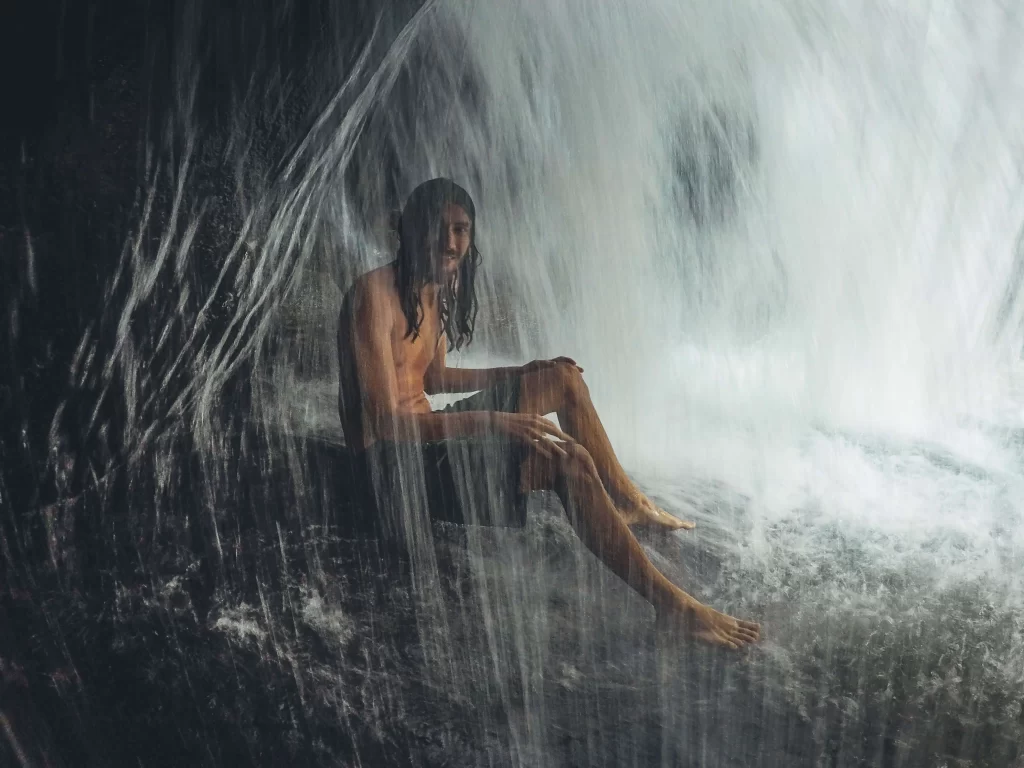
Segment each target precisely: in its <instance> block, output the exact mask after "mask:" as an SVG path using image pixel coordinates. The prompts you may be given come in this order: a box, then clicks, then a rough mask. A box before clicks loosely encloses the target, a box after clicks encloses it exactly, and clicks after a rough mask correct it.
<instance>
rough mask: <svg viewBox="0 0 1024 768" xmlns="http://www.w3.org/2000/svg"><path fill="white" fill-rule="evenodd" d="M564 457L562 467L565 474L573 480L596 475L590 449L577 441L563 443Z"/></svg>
mask: <svg viewBox="0 0 1024 768" xmlns="http://www.w3.org/2000/svg"><path fill="white" fill-rule="evenodd" d="M562 445H563V448H564V449H565V458H563V459H562V468H563V472H564V474H565V476H566V477H567V478H569V479H573V480H577V481H578V480H584V479H589V478H595V477H597V476H598V475H597V465H596V464H594V458H593V457H592V456H591V455H590V451H588V450H587V449H586V448H584V447H583V446H582V445H580V444H579V443H563V444H562Z"/></svg>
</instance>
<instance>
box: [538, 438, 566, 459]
mask: <svg viewBox="0 0 1024 768" xmlns="http://www.w3.org/2000/svg"><path fill="white" fill-rule="evenodd" d="M533 444H534V445H535V446H537V450H538V451H540V453H541V455H543V456H545V457H546V458H549V459H555V458H559V457H561V458H564V457H565V456H568V454H567V453H566V452H565V449H564V448H563V447H562V446H560V445H559V444H558V443H556V442H554V441H553V440H548V439H547V438H546V437H538V438H536V439H535V440H534V441H533Z"/></svg>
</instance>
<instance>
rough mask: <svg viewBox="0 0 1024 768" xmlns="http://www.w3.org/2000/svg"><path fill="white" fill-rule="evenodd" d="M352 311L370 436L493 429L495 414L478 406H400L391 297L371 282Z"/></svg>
mask: <svg viewBox="0 0 1024 768" xmlns="http://www.w3.org/2000/svg"><path fill="white" fill-rule="evenodd" d="M354 312H355V316H354V318H353V320H354V322H353V324H352V325H353V334H354V336H355V338H354V344H353V348H354V353H355V358H356V359H355V363H356V376H357V377H358V379H359V389H360V391H361V392H362V395H363V398H364V401H363V403H362V405H363V413H364V418H365V419H366V420H367V421H368V422H369V426H370V428H371V429H372V432H373V434H374V435H376V436H377V437H378V438H381V439H384V440H413V441H420V440H424V441H425V440H441V439H443V438H445V437H465V436H470V435H479V434H483V433H486V432H489V431H492V430H493V429H494V428H495V421H496V420H497V418H496V417H498V416H499V415H498V414H491V413H488V412H483V411H481V412H466V413H459V414H445V413H418V412H415V411H408V410H403V408H402V405H401V403H400V400H399V396H398V395H399V388H398V374H397V371H396V368H395V360H394V354H393V352H392V348H391V334H392V331H393V329H394V324H395V322H396V317H395V314H394V309H393V307H392V306H391V302H389V301H388V298H387V296H385V295H383V294H382V292H381V291H380V290H379V288H378V287H377V286H374V285H373V284H372V283H370V284H368V285H366V286H365V287H364V289H363V290H362V291H361V295H360V296H358V297H356V302H355V307H354ZM402 321H403V322H404V318H402ZM505 415H507V414H502V415H501V416H505Z"/></svg>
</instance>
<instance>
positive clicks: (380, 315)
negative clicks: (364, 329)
mask: <svg viewBox="0 0 1024 768" xmlns="http://www.w3.org/2000/svg"><path fill="white" fill-rule="evenodd" d="M397 309H399V301H398V289H397V288H396V286H395V273H394V270H393V269H392V268H391V266H390V265H385V266H383V267H378V268H377V269H373V270H371V271H369V272H367V273H365V274H363V275H360V276H359V277H358V278H356V281H355V282H354V283H353V284H352V287H351V288H349V290H348V293H347V295H346V297H345V302H344V306H343V308H342V312H348V313H351V315H352V316H353V317H354V318H357V319H359V320H361V321H363V322H365V321H366V320H368V319H370V318H371V317H372V318H373V319H374V320H375V321H376V322H377V323H379V322H387V321H388V320H389V319H391V318H392V316H393V315H394V313H395V311H396V310H397Z"/></svg>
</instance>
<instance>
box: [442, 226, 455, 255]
mask: <svg viewBox="0 0 1024 768" xmlns="http://www.w3.org/2000/svg"><path fill="white" fill-rule="evenodd" d="M444 247H445V251H453V252H454V251H455V247H456V246H455V230H453V229H449V230H448V232H447V233H446V234H445V237H444Z"/></svg>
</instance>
